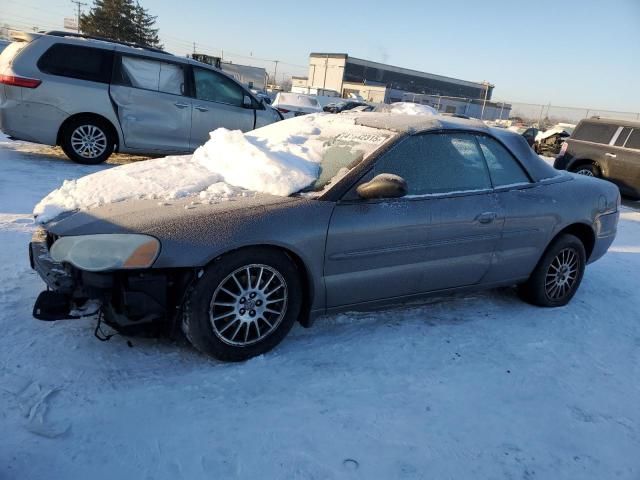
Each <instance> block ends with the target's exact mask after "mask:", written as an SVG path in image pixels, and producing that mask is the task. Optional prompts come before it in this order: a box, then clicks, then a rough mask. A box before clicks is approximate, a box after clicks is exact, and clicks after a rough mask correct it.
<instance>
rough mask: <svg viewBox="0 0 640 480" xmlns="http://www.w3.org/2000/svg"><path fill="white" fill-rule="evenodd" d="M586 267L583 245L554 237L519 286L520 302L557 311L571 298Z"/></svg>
mask: <svg viewBox="0 0 640 480" xmlns="http://www.w3.org/2000/svg"><path fill="white" fill-rule="evenodd" d="M585 264H586V254H585V250H584V245H583V244H582V242H581V241H580V239H578V238H577V237H575V236H574V235H569V234H565V235H562V236H560V237H558V238H557V239H556V240H555V241H554V242H553V243H552V244H551V245H550V246H549V248H548V249H547V251H546V253H545V254H544V255H543V257H542V259H540V262H539V263H538V265H537V266H536V268H535V270H534V271H533V273H532V274H531V277H529V280H528V281H527V282H525V283H524V284H522V285H520V287H519V293H520V295H521V296H522V297H523V299H524V300H526V301H528V302H530V303H533V304H534V305H539V306H541V307H560V306H562V305H566V304H567V303H569V301H570V300H571V299H572V298H573V296H574V295H575V293H576V291H577V290H578V287H579V286H580V282H581V281H582V276H583V275H584V269H585Z"/></svg>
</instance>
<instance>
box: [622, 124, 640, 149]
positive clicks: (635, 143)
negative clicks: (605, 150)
mask: <svg viewBox="0 0 640 480" xmlns="http://www.w3.org/2000/svg"><path fill="white" fill-rule="evenodd" d="M624 146H625V147H626V148H634V149H636V150H640V129H638V128H636V129H634V130H633V132H631V135H629V140H627V143H625V145H624Z"/></svg>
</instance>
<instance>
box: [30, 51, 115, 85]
mask: <svg viewBox="0 0 640 480" xmlns="http://www.w3.org/2000/svg"><path fill="white" fill-rule="evenodd" d="M38 68H39V69H40V71H42V72H44V73H48V74H50V75H60V76H63V77H71V78H78V79H81V80H89V81H92V82H100V83H109V81H110V80H111V71H112V68H113V52H112V51H111V50H103V49H100V48H92V47H82V46H76V45H66V44H63V43H58V44H55V45H53V46H52V47H51V48H49V49H48V50H47V51H46V52H45V53H44V54H42V56H41V57H40V60H38Z"/></svg>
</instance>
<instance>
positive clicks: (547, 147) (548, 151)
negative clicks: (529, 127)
mask: <svg viewBox="0 0 640 480" xmlns="http://www.w3.org/2000/svg"><path fill="white" fill-rule="evenodd" d="M575 128H576V126H575V125H572V124H570V123H558V124H557V125H554V126H553V127H551V128H549V129H548V130H545V131H544V132H538V134H537V135H536V137H535V143H534V145H533V149H534V150H535V151H536V153H538V154H540V155H557V154H558V153H560V149H561V148H562V145H563V144H564V141H565V140H566V139H567V138H568V137H570V136H571V134H572V133H573V130H574V129H575Z"/></svg>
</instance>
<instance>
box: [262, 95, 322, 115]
mask: <svg viewBox="0 0 640 480" xmlns="http://www.w3.org/2000/svg"><path fill="white" fill-rule="evenodd" d="M271 105H272V106H273V108H275V109H277V110H278V111H279V112H280V113H281V114H282V116H283V117H284V118H292V117H297V116H299V115H306V114H308V113H318V112H321V111H322V106H321V105H320V102H319V101H318V99H317V98H315V97H314V96H313V95H305V94H304V93H290V92H278V94H277V95H276V98H275V100H274V101H273V103H272V104H271Z"/></svg>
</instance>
